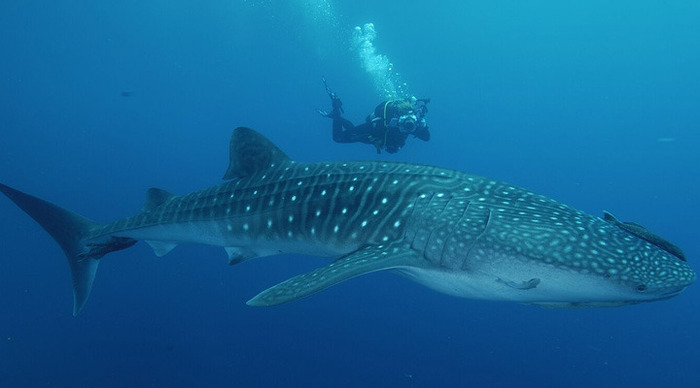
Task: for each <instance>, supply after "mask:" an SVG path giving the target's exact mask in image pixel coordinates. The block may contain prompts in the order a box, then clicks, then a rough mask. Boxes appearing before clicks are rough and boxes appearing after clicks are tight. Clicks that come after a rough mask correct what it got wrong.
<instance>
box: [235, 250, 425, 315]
mask: <svg viewBox="0 0 700 388" xmlns="http://www.w3.org/2000/svg"><path fill="white" fill-rule="evenodd" d="M425 265H426V262H425V260H424V259H423V258H422V256H421V255H420V254H419V253H418V252H416V251H414V250H412V249H410V248H409V247H408V246H406V245H404V244H401V243H394V244H389V245H370V246H366V247H364V248H361V249H359V250H357V251H355V252H352V253H350V254H349V255H347V256H344V257H341V258H340V259H338V260H336V261H334V262H332V263H330V264H328V265H326V266H324V267H319V268H316V269H315V270H313V271H311V272H307V273H305V274H302V275H298V276H295V277H293V278H290V279H287V280H286V281H284V282H282V283H279V284H277V285H275V286H273V287H270V288H268V289H267V290H265V291H263V292H261V293H259V294H258V295H256V296H255V297H253V298H252V299H251V300H249V301H248V302H247V304H248V305H249V306H274V305H278V304H282V303H287V302H291V301H293V300H297V299H300V298H303V297H305V296H308V295H311V294H313V293H315V292H318V291H321V290H323V289H325V288H328V287H330V286H332V285H335V284H337V283H340V282H342V281H344V280H347V279H350V278H353V277H355V276H359V275H364V274H366V273H370V272H375V271H382V270H386V269H392V268H400V267H424V266H425Z"/></svg>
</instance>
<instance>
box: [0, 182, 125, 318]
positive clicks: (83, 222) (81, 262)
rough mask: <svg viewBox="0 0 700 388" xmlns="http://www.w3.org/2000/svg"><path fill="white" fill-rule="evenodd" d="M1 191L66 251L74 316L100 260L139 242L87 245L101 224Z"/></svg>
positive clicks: (121, 240) (3, 188)
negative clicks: (93, 231)
mask: <svg viewBox="0 0 700 388" xmlns="http://www.w3.org/2000/svg"><path fill="white" fill-rule="evenodd" d="M0 191H1V192H3V193H4V194H5V195H6V196H7V197H8V198H10V199H11V200H12V202H14V203H15V204H16V205H17V206H19V207H20V208H21V209H22V210H24V211H25V212H26V213H27V214H29V216H30V217H32V218H33V219H34V220H35V221H36V222H38V223H39V225H41V226H42V227H43V228H44V230H46V231H47V232H48V233H49V234H50V235H51V237H53V238H54V240H56V242H57V243H58V245H60V246H61V248H62V249H63V252H64V253H65V254H66V258H67V259H68V264H69V265H70V269H71V277H72V279H73V315H77V314H78V313H79V312H80V310H81V309H82V308H83V306H84V305H85V302H86V301H87V299H88V296H90V290H91V289H92V282H93V280H94V279H95V273H96V272H97V266H98V264H99V261H98V259H99V258H100V257H102V256H104V255H105V254H107V253H109V252H112V251H116V250H120V249H124V248H128V247H130V246H131V245H134V244H135V243H136V240H132V239H129V238H117V237H107V239H106V240H105V241H89V242H86V241H85V238H86V237H87V236H88V235H89V234H90V232H91V231H92V230H94V229H96V228H99V227H100V224H98V223H96V222H93V221H90V220H88V219H87V218H84V217H82V216H80V215H78V214H76V213H73V212H71V211H69V210H66V209H64V208H62V207H60V206H57V205H54V204H52V203H50V202H47V201H44V200H43V199H39V198H36V197H33V196H31V195H29V194H25V193H23V192H21V191H19V190H15V189H13V188H12V187H9V186H6V185H3V184H0Z"/></svg>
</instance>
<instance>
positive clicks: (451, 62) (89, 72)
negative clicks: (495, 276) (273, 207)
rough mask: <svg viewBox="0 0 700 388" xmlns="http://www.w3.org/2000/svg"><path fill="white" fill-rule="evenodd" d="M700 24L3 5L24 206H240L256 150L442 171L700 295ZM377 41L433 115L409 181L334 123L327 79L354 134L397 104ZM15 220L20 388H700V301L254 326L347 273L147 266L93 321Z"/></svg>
mask: <svg viewBox="0 0 700 388" xmlns="http://www.w3.org/2000/svg"><path fill="white" fill-rule="evenodd" d="M698 20H700V3H698V2H694V1H667V2H658V1H648V0H644V1H636V2H630V1H625V2H608V1H568V2H560V1H542V2H532V1H515V0H513V1H488V2H464V1H456V0H453V1H443V2H438V4H437V5H429V4H428V3H426V2H385V1H366V0H361V1H344V2H341V1H329V0H316V1H313V0H306V1H303V0H290V1H287V2H273V1H202V2H196V1H183V0H176V1H167V2H166V1H150V2H149V1H146V2H144V1H120V2H75V1H55V2H40V1H15V0H10V1H4V2H2V3H0V52H2V55H1V56H0V58H1V59H0V182H3V183H6V184H9V185H12V186H14V187H17V188H19V189H21V190H24V191H27V192H29V193H32V194H34V195H38V196H40V197H42V198H45V199H47V200H50V201H52V202H55V203H57V204H60V205H62V206H65V207H66V208H69V209H71V210H74V211H76V212H78V213H80V214H82V215H85V216H87V217H89V218H91V219H94V220H97V221H100V222H109V221H112V220H115V219H118V218H121V217H124V216H127V215H131V214H134V213H135V212H137V211H138V210H139V209H140V208H141V206H142V201H143V198H144V194H143V193H144V192H145V190H146V189H147V188H149V187H162V188H164V189H167V190H170V191H172V192H174V193H178V194H182V193H186V192H190V191H193V190H197V189H201V188H204V187H207V186H210V185H213V184H217V183H219V182H220V179H221V176H222V174H223V172H224V170H225V168H226V165H227V157H228V155H227V154H228V146H227V144H228V140H229V136H230V133H231V131H232V129H233V128H234V127H236V126H239V125H245V126H250V127H252V128H256V129H257V130H259V131H261V132H262V133H264V134H265V135H266V136H268V137H269V138H270V139H272V140H273V141H275V142H276V143H277V144H278V145H279V146H280V147H281V148H282V149H283V150H285V151H286V152H287V153H288V154H289V155H290V156H291V157H292V158H295V159H299V160H306V161H321V160H341V159H374V158H382V159H388V160H401V161H409V162H414V163H428V164H434V165H439V166H443V167H449V168H454V169H458V170H462V171H467V172H470V173H475V174H480V175H486V176H489V177H492V178H495V179H499V180H505V181H509V182H512V183H514V184H518V185H521V186H524V187H526V188H529V189H531V190H534V191H536V192H539V193H542V194H545V195H548V196H550V197H552V198H555V199H557V200H560V201H562V202H565V203H568V204H571V205H573V206H575V207H577V208H580V209H583V210H585V211H588V212H590V213H592V214H596V215H600V214H601V213H602V210H603V209H606V210H609V211H611V212H613V213H614V214H616V215H617V216H619V217H620V218H621V219H624V220H630V221H636V222H639V223H641V224H643V225H645V226H647V227H648V228H650V229H651V230H653V231H655V232H657V233H658V234H660V235H662V236H665V237H667V238H668V239H670V240H671V241H673V242H674V243H676V244H677V245H679V246H680V247H682V248H683V249H684V250H685V253H686V255H687V256H688V258H689V260H690V262H691V265H693V267H694V268H695V269H696V270H698V269H699V268H700V267H699V266H698V265H697V263H698V258H699V257H700V244H699V243H698V231H699V230H700V221H699V219H700V217H698V216H699V215H700V205H699V202H698V200H697V193H698V190H699V189H700V183H698V176H699V175H700V163H699V160H698V159H699V158H698V156H697V154H698V148H699V146H700V131H698V130H699V129H700V127H699V124H698V123H700V113H699V112H700V110H698V106H699V105H698V102H699V101H700V75H699V74H700V73H698V71H697V69H698V68H700V50H698V41H699V38H700V24H698V22H697V21H698ZM368 22H373V23H374V25H375V27H376V32H377V37H376V39H375V40H374V41H373V45H374V46H373V48H374V49H376V52H375V53H374V55H386V56H387V57H388V59H389V60H390V61H391V62H392V63H393V65H394V69H395V71H397V72H398V73H399V75H398V76H394V78H392V79H391V80H393V81H395V82H399V83H401V82H405V83H406V84H407V87H408V88H409V90H410V91H411V92H413V93H414V94H416V95H418V96H427V97H431V98H432V103H431V105H430V113H429V114H428V120H429V124H430V128H431V131H432V134H433V139H432V140H431V141H430V142H429V143H422V142H420V141H417V140H415V139H414V140H412V141H409V142H408V144H407V145H406V147H405V148H404V149H403V150H402V151H401V152H400V153H398V154H396V155H387V154H382V155H379V156H377V155H376V154H375V153H374V150H373V149H372V148H371V147H370V146H366V145H358V144H351V145H343V144H335V143H333V142H332V140H331V137H330V121H329V120H327V119H324V118H322V117H319V116H318V115H317V114H316V113H315V112H314V109H315V108H328V104H329V102H328V98H327V96H326V94H325V91H324V89H323V84H322V83H321V76H325V77H326V79H327V80H328V82H329V84H330V86H331V87H332V88H333V89H334V90H335V91H336V92H338V93H339V95H340V96H341V97H342V98H343V101H344V103H345V105H344V108H345V112H346V115H347V117H348V118H351V119H352V120H353V121H355V122H360V121H361V120H364V117H365V115H367V114H368V113H369V112H370V110H372V109H373V108H374V106H375V105H376V104H377V103H378V102H379V101H381V100H382V99H383V97H384V96H383V95H381V94H380V93H379V92H378V90H377V89H376V88H375V83H374V82H375V81H376V80H377V79H381V77H382V76H383V74H382V73H381V71H380V72H377V70H376V69H374V72H368V71H366V70H365V69H364V68H363V63H365V62H363V58H361V57H360V56H359V55H358V52H357V51H353V50H352V49H351V41H352V31H353V27H354V26H362V25H363V24H364V23H368ZM377 59H382V57H379V58H377V57H376V56H375V57H372V56H369V57H366V58H364V60H365V61H369V62H367V63H372V62H371V61H372V60H377ZM384 75H386V74H384ZM0 215H1V216H2V222H0V236H2V237H0V386H3V387H15V386H54V387H62V386H93V387H97V386H99V387H125V386H130V387H133V386H152V387H166V386H167V387H175V386H184V387H187V386H203V387H226V386H236V387H238V386H240V387H264V386H287V387H364V386H396V387H447V386H455V387H466V386H473V387H485V386H494V387H499V386H521V387H522V386H524V387H530V386H537V387H545V386H546V387H549V386H552V387H553V386H567V387H590V386H599V387H648V386H649V387H651V386H677V387H693V386H700V369H698V365H699V361H700V334H698V327H699V326H700V313H698V309H697V301H698V297H699V294H698V293H699V292H700V291H699V290H700V288H698V286H697V285H696V286H693V287H691V288H689V289H688V290H687V291H686V292H685V293H683V294H682V295H680V296H678V297H676V298H674V299H671V300H668V301H664V302H658V303H649V304H641V305H636V306H628V307H621V308H606V309H568V310H567V309H564V310H557V309H551V310H550V309H542V308H539V307H534V306H524V305H519V304H515V303H499V302H489V301H473V300H466V299H458V298H453V297H449V296H446V295H442V294H438V293H436V292H434V291H431V290H429V289H426V288H424V287H421V286H420V285H417V284H415V283H412V282H410V281H408V280H406V279H403V278H400V277H397V276H394V275H392V274H389V273H375V274H370V275H366V276H362V277H359V278H356V279H353V280H350V281H348V282H345V283H342V284H340V285H338V286H335V287H332V288H330V289H328V290H325V291H323V292H321V293H319V294H316V295H313V296H311V297H309V298H306V299H303V300H300V301H297V302H294V303H290V304H287V305H283V306H280V307H275V308H251V307H248V306H246V305H245V301H246V300H247V299H249V298H250V297H252V296H254V295H255V294H256V293H257V292H259V291H261V290H263V289H265V288H267V287H269V286H271V285H273V284H275V283H277V282H279V281H282V280H284V279H286V278H288V277H290V276H293V275H296V274H299V273H302V272H306V271H308V270H310V269H311V268H314V267H316V266H320V265H323V264H325V263H327V260H325V259H319V258H315V257H303V256H294V255H282V256H275V257H268V258H263V259H258V260H252V261H249V262H246V263H243V264H241V265H238V266H235V267H228V266H227V265H226V256H225V254H224V253H223V252H222V250H221V249H219V248H212V247H207V246H195V245H182V246H180V247H178V248H177V249H175V250H174V251H173V252H171V253H170V254H168V255H167V256H165V257H162V258H157V257H156V256H155V255H154V254H153V252H152V251H151V249H150V248H149V247H148V246H147V245H146V244H138V245H136V246H135V247H133V248H131V249H128V250H126V251H122V252H118V253H115V254H112V255H109V256H107V257H106V258H105V259H104V260H103V261H102V263H101V266H100V270H99V273H98V275H97V278H96V281H95V286H94V288H93V292H92V295H91V297H90V300H89V301H88V303H87V305H86V306H85V309H84V310H83V312H82V313H81V314H80V315H79V316H78V317H73V316H71V311H72V310H71V309H72V296H71V286H70V277H69V271H68V266H67V265H66V261H65V259H64V258H63V254H62V252H61V251H60V249H59V248H58V246H57V245H56V244H55V243H54V242H53V240H52V239H51V238H50V237H49V236H48V235H47V234H46V233H45V232H43V231H42V230H41V229H40V227H39V226H38V225H36V224H35V223H34V221H33V220H31V219H30V218H29V217H27V216H26V215H25V214H24V213H22V212H21V211H20V210H18V209H17V208H16V207H15V206H14V205H13V204H12V203H11V202H10V201H9V200H6V199H4V198H2V199H0Z"/></svg>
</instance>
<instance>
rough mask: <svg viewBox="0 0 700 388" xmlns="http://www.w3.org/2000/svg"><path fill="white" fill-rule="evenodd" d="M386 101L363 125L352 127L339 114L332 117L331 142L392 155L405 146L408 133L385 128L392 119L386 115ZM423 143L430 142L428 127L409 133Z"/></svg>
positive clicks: (348, 121)
mask: <svg viewBox="0 0 700 388" xmlns="http://www.w3.org/2000/svg"><path fill="white" fill-rule="evenodd" d="M387 103H388V102H387V101H384V102H382V103H381V104H379V105H377V108H376V109H375V111H374V114H372V115H369V116H367V119H366V120H365V122H364V123H362V124H360V125H357V126H355V125H353V123H351V122H350V120H348V119H346V118H343V117H341V116H340V114H336V115H335V116H334V117H333V140H334V141H336V142H338V143H365V144H372V145H374V146H375V147H376V149H377V153H378V154H379V153H381V150H382V149H384V150H385V151H386V152H388V153H390V154H393V153H396V152H397V151H398V150H400V149H401V147H403V146H404V145H405V144H406V139H407V138H408V135H409V133H403V132H401V131H400V130H399V129H398V128H396V127H387V126H386V122H387V121H389V120H390V119H391V118H392V117H393V116H392V117H388V118H387V117H384V116H385V115H386V113H385V112H386V109H385V107H386V105H387ZM410 135H413V136H415V137H417V138H419V139H421V140H423V141H428V140H430V132H429V131H428V126H423V127H418V128H416V130H415V131H414V132H413V133H410Z"/></svg>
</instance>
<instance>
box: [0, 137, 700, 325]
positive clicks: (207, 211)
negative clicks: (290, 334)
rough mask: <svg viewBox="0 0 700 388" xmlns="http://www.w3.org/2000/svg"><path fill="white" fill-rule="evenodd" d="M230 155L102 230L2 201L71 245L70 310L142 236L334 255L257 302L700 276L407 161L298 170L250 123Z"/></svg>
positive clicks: (665, 281)
mask: <svg viewBox="0 0 700 388" xmlns="http://www.w3.org/2000/svg"><path fill="white" fill-rule="evenodd" d="M230 152H231V158H230V164H229V168H228V170H227V172H226V174H225V176H224V179H226V180H228V182H226V183H223V184H221V185H218V186H214V187H211V188H208V189H204V190H200V191H196V192H193V193H190V194H186V195H182V196H175V195H172V194H170V193H168V192H167V191H164V190H161V189H150V190H149V191H148V193H147V199H146V204H145V205H144V207H143V209H142V211H141V212H140V213H138V214H136V215H135V216H133V217H128V218H124V219H121V220H118V221H115V222H113V223H111V224H106V225H101V224H97V223H94V222H92V221H90V220H87V219H85V218H83V217H81V216H79V215H77V214H75V213H72V212H70V211H68V210H66V209H63V208H61V207H59V206H56V205H54V204H51V203H49V202H46V201H44V200H41V199H38V198H36V197H33V196H30V195H28V194H25V193H22V192H20V191H18V190H15V189H13V188H11V187H9V186H5V185H0V191H2V192H3V193H4V194H5V195H7V196H8V197H9V198H10V199H11V200H13V201H14V202H15V203H16V204H17V205H18V206H19V207H21V208H22V209H23V210H24V211H26V212H27V213H28V214H29V215H30V216H32V217H33V218H34V219H35V220H36V221H37V222H39V223H40V224H41V225H42V226H43V227H44V228H45V229H46V230H47V231H48V232H49V233H50V234H51V235H52V236H53V237H54V238H55V239H56V240H57V242H58V243H59V244H60V245H61V247H62V248H63V250H64V252H65V254H66V256H67V258H68V261H69V264H70V266H71V271H72V279H73V290H74V314H77V313H78V312H79V311H80V310H81V309H82V307H83V305H84V304H85V302H86V300H87V298H88V296H89V293H90V289H91V287H92V283H93V280H94V276H95V273H96V270H97V266H98V264H99V259H100V258H101V257H102V256H104V255H105V254H107V253H109V252H112V251H116V250H120V249H125V248H128V247H130V246H132V245H133V244H135V243H136V242H137V241H139V240H144V241H146V242H147V243H148V244H150V245H151V246H152V247H153V249H154V251H155V253H156V254H157V255H159V256H162V255H164V254H166V253H168V252H169V251H170V250H172V249H173V248H174V247H175V246H177V245H178V244H180V243H202V244H210V245H216V246H222V247H224V248H225V250H226V252H227V253H228V256H229V262H230V264H235V263H238V262H241V261H243V260H247V259H251V258H254V257H259V256H268V255H274V254H278V253H282V252H292V253H301V254H308V255H318V256H326V257H334V258H337V259H336V260H334V261H333V262H332V263H330V264H328V265H326V266H323V267H320V268H318V269H316V270H313V271H311V272H309V273H306V274H302V275H299V276H296V277H294V278H291V279H289V280H287V281H285V282H282V283H280V284H278V285H276V286H273V287H271V288H269V289H268V290H265V291H263V292H261V293H260V294H258V295H257V296H255V297H254V298H253V299H251V300H250V301H248V304H249V305H255V306H270V305H277V304H281V303H285V302H289V301H293V300H296V299H299V298H301V297H304V296H307V295H309V294H311V293H314V292H316V291H319V290H322V289H324V288H326V287H329V286H331V285H333V284H336V283H338V282H341V281H343V280H346V279H349V278H351V277H354V276H358V275H362V274H365V273H369V272H373V271H379V270H394V271H396V272H399V273H401V274H403V275H405V276H408V277H409V278H411V279H413V280H415V281H417V282H419V283H421V284H424V285H426V286H428V287H430V288H433V289H436V290H438V291H441V292H443V293H446V294H451V295H456V296H460V297H466V298H476V299H490V300H509V301H517V302H524V303H535V304H542V305H549V306H554V307H573V306H613V305H623V304H631V303H638V302H644V301H653V300H661V299H667V298H670V297H672V296H675V295H677V294H678V293H680V292H681V291H683V290H684V289H685V288H686V287H687V286H689V285H690V284H692V283H693V282H694V281H695V279H696V275H695V273H694V272H693V270H692V269H691V268H690V267H689V266H688V264H687V263H686V262H685V258H684V257H682V253H681V254H680V255H679V254H678V253H676V252H675V251H674V250H670V249H667V248H666V249H665V247H667V246H670V243H668V245H665V244H663V242H665V240H663V239H660V238H658V237H657V236H655V235H653V234H651V233H650V232H648V231H646V230H645V229H643V228H642V227H641V226H638V225H636V224H633V225H636V226H637V227H639V228H641V229H643V230H644V231H645V232H646V233H647V234H646V236H653V237H654V238H648V237H645V234H642V233H635V229H633V228H631V227H630V226H629V225H632V224H630V223H621V222H619V221H617V220H615V222H612V221H610V220H604V219H601V218H598V217H594V216H591V215H588V214H586V213H584V212H581V211H579V210H576V209H573V208H571V207H569V206H567V205H564V204H561V203H559V202H556V201H554V200H552V199H549V198H547V197H545V196H542V195H539V194H535V193H532V192H530V191H527V190H525V189H522V188H519V187H517V186H513V185H510V184H507V183H503V182H498V181H494V180H491V179H488V178H483V177H479V176H475V175H469V174H465V173H461V172H457V171H453V170H448V169H442V168H438V167H431V166H423V165H415V164H408V163H398V162H384V161H353V162H327V163H302V162H297V161H293V160H291V159H290V158H289V157H287V156H286V155H285V154H284V152H282V151H281V150H280V149H279V148H278V147H276V146H275V145H274V144H273V143H272V142H270V141H269V140H268V139H266V138H265V137H263V136H262V135H260V134H258V133H257V132H255V131H253V130H251V129H248V128H242V127H241V128H237V129H236V130H235V131H234V134H233V137H232V139H231V143H230ZM659 241H660V242H661V243H659ZM674 247H675V246H674ZM678 251H680V250H678Z"/></svg>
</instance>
